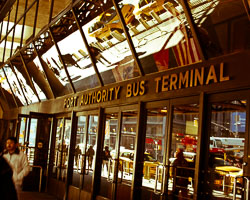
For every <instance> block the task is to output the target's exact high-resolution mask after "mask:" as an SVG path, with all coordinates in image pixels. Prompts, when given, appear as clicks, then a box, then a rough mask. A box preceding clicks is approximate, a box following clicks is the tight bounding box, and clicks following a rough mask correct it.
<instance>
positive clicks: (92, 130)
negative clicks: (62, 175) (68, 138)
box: [68, 111, 99, 198]
mask: <svg viewBox="0 0 250 200" xmlns="http://www.w3.org/2000/svg"><path fill="white" fill-rule="evenodd" d="M98 123H99V112H98V111H89V112H88V111H86V112H79V113H77V129H76V134H75V135H74V136H73V137H75V144H74V145H75V146H74V151H72V152H74V154H73V157H74V162H73V174H72V181H71V182H70V185H71V186H74V187H75V188H77V190H79V191H80V190H83V191H84V193H88V194H90V193H91V190H92V188H93V174H94V169H95V158H96V149H97V144H96V140H97V132H98ZM71 188H72V187H71ZM79 195H81V194H80V192H79V193H78V195H76V194H74V192H73V190H70V191H69V196H68V197H69V198H71V196H75V198H80V196H79ZM76 196H77V197H76Z"/></svg>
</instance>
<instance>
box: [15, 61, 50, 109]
mask: <svg viewBox="0 0 250 200" xmlns="http://www.w3.org/2000/svg"><path fill="white" fill-rule="evenodd" d="M22 67H23V66H13V68H14V70H15V72H16V74H17V78H18V79H19V81H20V84H21V87H22V89H23V92H24V93H25V96H26V99H27V101H28V104H31V103H35V102H38V98H37V96H36V95H35V93H34V91H33V90H32V87H31V86H30V84H29V81H28V80H26V79H25V78H24V76H25V77H27V76H26V74H24V75H23V74H22V73H21V72H20V71H19V70H22V69H20V68H22ZM33 83H34V81H33ZM40 91H41V90H40ZM40 94H41V97H42V98H43V99H46V97H45V95H44V93H43V92H42V91H41V92H40Z"/></svg>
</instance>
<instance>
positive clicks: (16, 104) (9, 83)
mask: <svg viewBox="0 0 250 200" xmlns="http://www.w3.org/2000/svg"><path fill="white" fill-rule="evenodd" d="M2 69H3V73H4V76H5V77H6V80H7V83H8V84H9V87H10V91H11V93H12V97H13V99H14V102H15V104H16V107H18V103H17V101H16V97H15V96H14V92H13V90H12V87H11V85H10V82H9V79H8V77H7V75H6V73H5V70H4V68H2Z"/></svg>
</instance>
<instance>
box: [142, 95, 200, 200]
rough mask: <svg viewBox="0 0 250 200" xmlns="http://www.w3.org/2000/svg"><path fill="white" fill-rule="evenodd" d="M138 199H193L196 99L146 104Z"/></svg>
mask: <svg viewBox="0 0 250 200" xmlns="http://www.w3.org/2000/svg"><path fill="white" fill-rule="evenodd" d="M146 114H147V116H146V117H147V118H146V128H145V143H144V146H143V145H142V147H144V158H143V177H142V189H141V195H140V199H145V200H158V199H162V198H170V199H192V198H193V193H194V171H195V163H196V149H197V143H198V138H199V136H198V121H199V98H198V97H192V98H183V99H173V100H166V101H159V102H153V103H148V104H147V105H146Z"/></svg>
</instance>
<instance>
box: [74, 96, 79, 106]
mask: <svg viewBox="0 0 250 200" xmlns="http://www.w3.org/2000/svg"><path fill="white" fill-rule="evenodd" d="M77 100H78V96H76V97H74V107H76V106H77Z"/></svg>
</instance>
